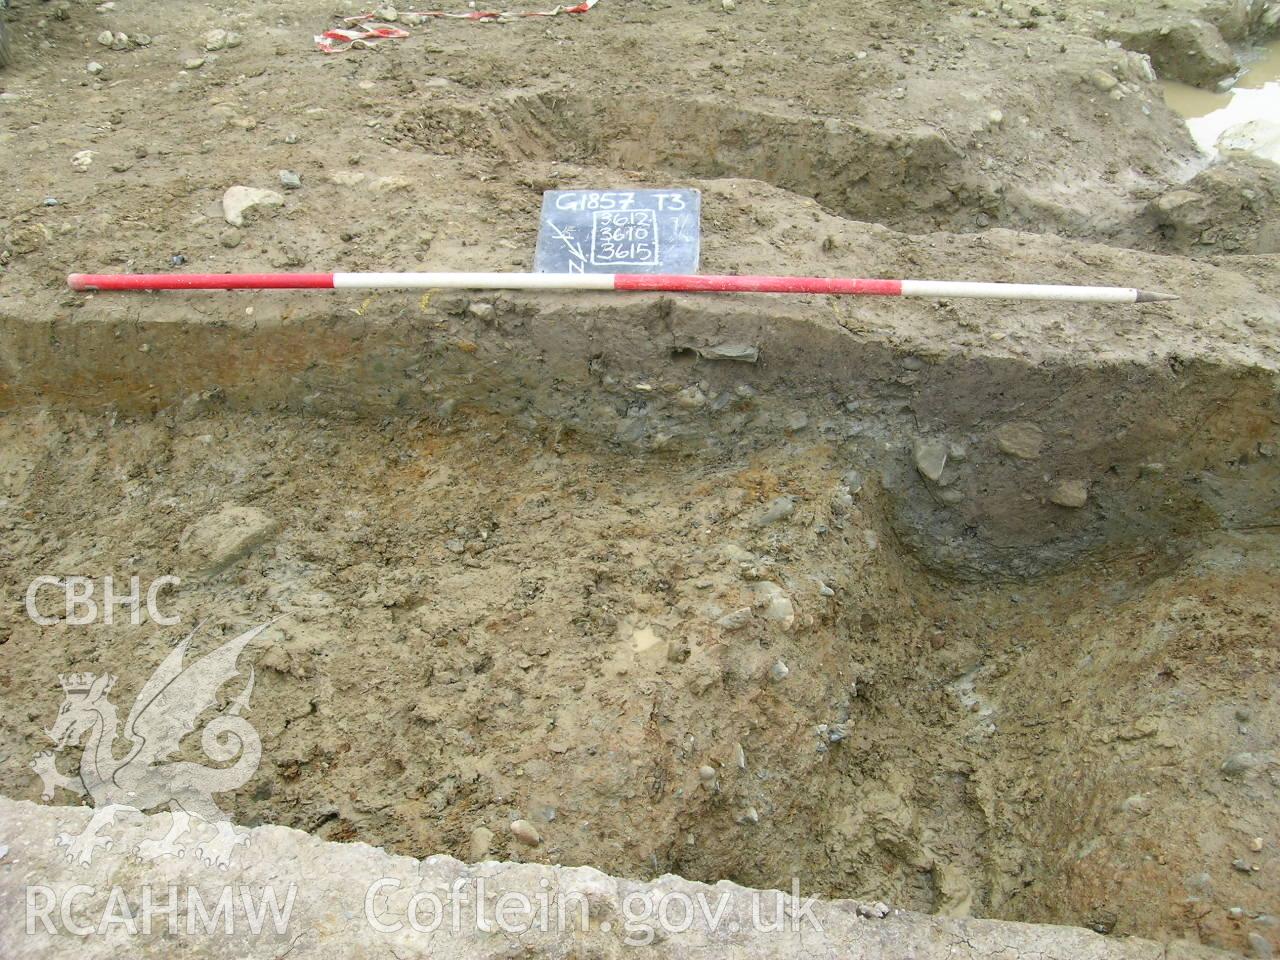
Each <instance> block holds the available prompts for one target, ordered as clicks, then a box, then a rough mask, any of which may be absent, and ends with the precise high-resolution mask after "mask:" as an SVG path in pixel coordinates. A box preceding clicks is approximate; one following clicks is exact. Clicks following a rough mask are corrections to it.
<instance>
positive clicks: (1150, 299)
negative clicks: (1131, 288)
mask: <svg viewBox="0 0 1280 960" xmlns="http://www.w3.org/2000/svg"><path fill="white" fill-rule="evenodd" d="M1177 299H1178V295H1177V294H1176V293H1153V292H1152V291H1150V290H1139V291H1138V295H1137V297H1135V298H1134V302H1135V303H1155V302H1156V301H1157V300H1177Z"/></svg>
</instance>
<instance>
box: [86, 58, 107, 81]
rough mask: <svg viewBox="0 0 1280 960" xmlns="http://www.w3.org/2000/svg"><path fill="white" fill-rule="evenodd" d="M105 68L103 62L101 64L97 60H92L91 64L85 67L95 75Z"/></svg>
mask: <svg viewBox="0 0 1280 960" xmlns="http://www.w3.org/2000/svg"><path fill="white" fill-rule="evenodd" d="M103 69H104V68H103V66H102V64H100V63H99V62H98V61H97V60H90V61H89V65H88V66H87V67H85V70H87V71H88V72H89V73H91V74H92V75H93V76H95V77H96V76H97V75H98V74H100V73H101V72H102V71H103Z"/></svg>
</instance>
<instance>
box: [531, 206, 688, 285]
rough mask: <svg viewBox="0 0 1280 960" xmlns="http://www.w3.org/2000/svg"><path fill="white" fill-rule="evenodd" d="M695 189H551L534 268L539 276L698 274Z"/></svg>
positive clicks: (539, 236) (545, 207) (544, 208)
mask: <svg viewBox="0 0 1280 960" xmlns="http://www.w3.org/2000/svg"><path fill="white" fill-rule="evenodd" d="M700 206H701V196H700V195H699V193H698V191H696V190H549V191H547V192H546V193H545V194H544V195H543V201H542V224H541V229H540V230H539V233H538V248H537V252H536V254H535V256H534V269H535V270H537V271H538V272H540V273H696V272H697V270H698V253H699V241H700V237H699V232H700V226H701V223H700Z"/></svg>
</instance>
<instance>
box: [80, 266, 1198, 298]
mask: <svg viewBox="0 0 1280 960" xmlns="http://www.w3.org/2000/svg"><path fill="white" fill-rule="evenodd" d="M67 284H68V285H69V286H70V287H71V289H72V290H84V291H91V290H295V289H308V290H422V289H434V290H446V289H453V290H650V291H666V292H672V293H830V294H840V295H856V296H876V297H978V298H983V299H990V300H1063V301H1074V302H1079V303H1150V302H1152V301H1155V300H1177V299H1178V298H1177V297H1176V296H1174V295H1173V294H1169V293H1150V292H1147V291H1144V290H1137V289H1135V288H1133V287H1083V286H1073V285H1067V284H1048V283H969V282H967V281H962V280H868V279H858V278H840V277H758V276H741V277H739V276H715V275H702V274H688V275H683V274H663V273H134V274H130V273H73V274H71V275H70V276H69V277H67Z"/></svg>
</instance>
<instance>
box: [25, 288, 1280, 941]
mask: <svg viewBox="0 0 1280 960" xmlns="http://www.w3.org/2000/svg"><path fill="white" fill-rule="evenodd" d="M1209 282H1210V283H1212V282H1216V281H1213V280H1210V281H1209ZM231 299H232V301H233V302H232V303H231V306H233V307H234V306H235V302H236V301H239V300H240V299H241V298H240V296H239V295H236V296H235V297H233V298H231ZM254 303H256V304H257V307H258V309H257V311H256V312H255V319H254V321H253V322H252V323H227V324H209V323H206V322H203V321H195V320H194V319H193V318H191V317H187V316H184V315H182V314H177V315H175V314H174V313H173V311H172V309H171V308H170V307H168V306H166V302H165V301H163V300H161V299H159V298H155V299H150V300H148V301H145V302H141V303H140V304H139V303H133V304H129V305H128V306H127V307H124V306H123V305H122V304H121V302H120V301H118V300H117V301H112V300H110V298H98V299H97V300H95V301H92V302H91V303H90V304H88V305H87V306H86V308H85V310H84V311H83V312H82V314H81V316H80V317H79V318H78V319H77V320H76V321H75V322H74V323H70V324H53V325H49V324H44V325H42V324H38V323H34V322H31V321H25V320H24V321H18V320H16V319H9V320H7V321H6V324H5V326H4V334H5V338H6V345H7V348H8V350H7V354H6V355H7V356H9V357H11V358H15V360H16V362H14V363H12V365H11V366H10V368H9V370H10V373H9V374H8V380H7V381H6V382H5V384H4V396H5V398H6V401H7V402H6V406H7V413H6V415H5V417H4V419H3V421H0V428H2V429H3V431H4V443H3V444H0V449H3V451H4V455H3V456H4V464H3V466H4V470H3V478H4V482H5V489H4V500H3V511H4V512H3V523H4V524H5V529H6V531H7V533H6V538H5V542H6V545H7V547H8V550H7V553H6V555H5V557H4V579H5V582H6V590H5V595H6V596H7V597H9V598H11V599H10V602H9V603H8V604H7V607H6V610H5V616H6V618H7V626H6V629H5V635H6V636H7V640H6V644H5V646H6V651H7V656H6V658H5V666H4V674H3V677H0V698H2V699H3V701H4V703H5V710H4V711H3V717H4V719H3V720H2V721H0V734H2V738H3V739H2V740H0V749H2V750H3V752H4V754H5V755H6V756H8V757H10V758H13V759H12V762H10V763H9V764H6V766H5V767H4V769H3V781H0V789H2V790H3V792H4V793H5V795H7V796H9V797H15V798H27V799H36V798H37V797H38V795H39V791H40V786H39V781H38V780H36V779H35V777H34V776H33V774H32V772H31V770H30V769H28V768H27V767H26V759H27V758H28V757H30V756H32V755H34V754H35V753H36V752H38V751H39V750H41V749H44V748H45V747H47V746H48V744H47V742H45V738H44V736H43V734H42V730H43V729H44V728H46V727H47V726H48V724H49V723H50V722H51V718H52V717H53V716H54V714H55V713H56V711H57V709H58V703H59V698H60V693H59V688H58V687H57V683H56V678H57V675H58V674H59V673H60V672H66V671H68V670H72V671H94V672H96V671H99V670H109V671H111V672H112V673H114V674H116V675H117V676H118V677H119V682H118V685H117V688H116V690H117V694H116V695H117V697H118V701H119V705H120V706H121V707H123V706H124V705H126V704H128V703H129V702H131V699H132V697H133V696H135V695H136V694H137V692H138V691H139V690H140V688H141V685H142V684H143V683H144V682H145V680H146V679H147V677H148V676H150V674H151V672H152V671H153V670H154V669H155V668H156V666H157V665H158V664H159V662H160V661H161V660H162V659H163V657H164V655H165V653H166V651H167V649H168V647H169V645H170V644H171V643H172V642H173V641H174V640H175V639H176V638H177V637H179V636H181V635H183V634H184V633H185V632H186V631H187V630H189V629H191V628H192V627H194V626H195V625H196V624H197V623H201V622H207V626H206V627H205V628H204V629H203V630H202V631H200V632H199V633H198V634H197V636H196V639H195V640H194V641H193V643H194V645H195V648H197V649H200V650H208V649H212V648H213V646H215V645H216V644H217V643H218V642H220V640H221V639H225V638H227V637H230V636H232V635H233V634H234V633H235V632H238V631H239V630H242V629H244V628H245V627H246V626H249V625H252V624H256V623H261V622H266V621H268V620H270V619H272V618H279V619H278V620H277V622H276V625H275V627H274V628H273V631H272V633H271V639H270V641H269V642H264V643H262V644H261V645H259V646H257V648H256V649H253V650H252V653H251V654H249V656H250V659H251V660H252V662H253V664H254V669H255V687H254V691H253V700H252V710H251V712H250V713H249V717H250V719H251V720H252V722H253V723H254V724H255V727H256V729H257V730H258V731H259V733H260V735H261V737H262V740H263V757H262V761H261V765H260V768H259V770H258V772H257V774H256V776H255V777H254V779H253V780H252V781H251V782H250V783H248V784H247V785H246V786H245V787H244V788H242V789H241V790H239V791H238V792H236V793H235V794H234V795H232V796H229V797H227V798H225V801H224V802H225V805H226V807H227V809H228V811H229V812H230V813H231V815H232V817H233V819H234V820H236V821H237V822H240V823H244V824H247V825H253V824H259V823H275V824H284V825H289V826H295V827H298V828H301V829H304V830H307V831H310V832H313V833H314V834H316V835H317V836H319V837H322V838H325V839H331V840H362V841H366V842H369V843H373V844H377V845H380V846H383V847H385V848H387V849H388V850H390V851H393V852H396V853H402V854H408V855H412V856H415V857H422V856H426V855H429V854H432V853H439V852H449V853H453V854H454V855H456V856H458V857H460V858H462V859H464V860H469V861H475V860H482V859H486V858H499V859H506V858H516V859H519V858H527V859H536V860H542V861H545V862H559V863H566V864H579V863H581V864H591V865H595V866H599V867H602V868H607V869H608V870H609V871H611V872H613V873H616V874H622V875H627V876H636V877H648V876H657V875H659V874H661V873H664V872H673V873H678V874H681V875H683V876H686V877H690V878H694V879H702V880H706V881H708V882H714V881H715V880H717V879H721V878H725V879H731V880H734V881H737V882H739V883H743V884H748V885H753V886H762V887H782V888H786V887H787V886H788V885H789V882H790V878H791V877H797V878H799V880H800V882H801V883H802V884H803V885H804V887H805V888H806V889H809V890H811V891H813V892H818V893H821V894H823V895H824V896H830V897H855V898H863V899H884V900H887V901H890V902H892V903H894V904H895V905H898V906H901V907H907V908H911V909H916V910H921V911H927V912H940V913H944V914H951V915H961V916H962V915H968V914H973V915H977V916H988V917H996V918H1003V919H1017V920H1035V921H1050V922H1055V923H1065V924H1074V925H1084V926H1089V927H1092V928H1094V929H1096V930H1100V931H1104V932H1114V933H1117V934H1125V935H1142V936H1146V937H1153V938H1156V939H1170V938H1185V937H1194V938H1198V939H1200V940H1201V941H1202V942H1204V943H1208V944H1210V945H1218V946H1224V947H1229V948H1238V947H1240V946H1241V945H1242V944H1243V943H1244V942H1245V941H1244V939H1243V938H1244V936H1245V934H1246V932H1247V931H1248V930H1249V929H1254V928H1255V927H1254V923H1255V921H1254V920H1252V919H1250V920H1247V921H1245V922H1243V923H1242V922H1239V919H1238V918H1233V917H1232V915H1231V914H1229V913H1228V912H1227V911H1228V908H1229V907H1232V906H1241V908H1242V910H1245V911H1249V912H1250V914H1251V915H1252V917H1261V918H1262V920H1258V921H1256V923H1263V924H1265V922H1267V920H1266V918H1267V917H1268V916H1269V915H1270V914H1269V911H1270V909H1271V896H1270V894H1269V893H1268V892H1267V886H1266V882H1265V876H1266V874H1265V873H1255V872H1252V871H1251V870H1250V872H1242V871H1241V870H1240V869H1238V868H1235V867H1233V866H1232V861H1233V859H1239V858H1240V857H1241V856H1244V857H1248V858H1252V859H1251V861H1250V867H1252V865H1254V863H1255V862H1256V865H1257V866H1258V867H1259V868H1260V871H1265V870H1270V869H1273V868H1274V859H1273V858H1274V854H1273V853H1272V852H1271V849H1270V848H1265V849H1264V850H1263V851H1262V852H1261V853H1250V852H1249V847H1248V846H1247V845H1248V843H1249V842H1250V839H1251V838H1252V837H1255V836H1266V835H1267V832H1268V830H1270V829H1271V826H1270V825H1272V824H1274V822H1275V816H1276V813H1277V807H1276V799H1275V798H1276V796H1277V794H1276V790H1275V788H1276V785H1277V778H1278V777H1280V768H1278V767H1277V765H1276V763H1275V760H1274V758H1275V755H1276V754H1275V751H1276V748H1277V744H1276V743H1275V742H1274V731H1275V730H1276V729H1280V723H1278V722H1277V721H1280V717H1278V716H1277V709H1280V708H1278V707H1277V702H1276V700H1275V698H1274V696H1273V693H1274V691H1273V689H1272V682H1271V678H1272V677H1273V676H1274V671H1275V669H1276V668H1277V666H1280V663H1278V661H1280V650H1278V649H1277V647H1276V644H1275V638H1276V637H1277V635H1280V634H1278V633H1277V627H1278V626H1280V615H1278V613H1277V610H1276V607H1275V603H1274V597H1275V586H1276V582H1275V580H1276V578H1275V570H1276V569H1277V564H1276V560H1277V556H1276V554H1277V546H1278V543H1277V540H1276V537H1275V533H1274V529H1275V527H1276V524H1277V521H1278V519H1280V518H1278V517H1277V515H1276V513H1275V509H1276V503H1277V502H1280V498H1278V497H1277V496H1276V491H1277V483H1278V474H1277V471H1276V467H1275V462H1276V461H1275V459H1274V456H1273V451H1274V449H1275V448H1274V443H1275V432H1276V423H1277V407H1276V394H1275V389H1274V384H1275V381H1274V377H1273V374H1271V373H1269V372H1267V371H1265V370H1264V369H1263V368H1261V367H1257V366H1252V365H1250V364H1239V365H1234V366H1233V365H1230V364H1227V363H1224V362H1218V363H1209V362H1206V361H1204V360H1198V359H1195V358H1193V357H1188V358H1186V359H1185V360H1182V361H1180V362H1178V363H1176V364H1173V365H1171V364H1170V363H1168V362H1159V363H1154V364H1147V365H1143V364H1139V363H1135V362H1129V363H1124V362H1120V361H1119V360H1114V361H1113V362H1109V363H1101V364H1096V365H1093V366H1080V365H1076V366H1072V365H1070V364H1066V363H1065V362H1064V363H1062V364H1054V363H1040V364H1036V365H1029V364H1027V363H1026V362H1025V361H1021V360H1018V359H1015V358H1013V357H1010V356H1003V357H1001V356H995V355H989V356H981V355H978V354H976V353H966V352H964V351H953V352H950V353H947V352H943V353H934V354H931V353H930V351H928V350H927V349H921V348H920V347H917V346H913V345H911V344H910V343H907V342H903V341H900V340H895V338H892V337H884V336H877V335H868V334H865V333H864V334H860V335H855V334H851V333H850V332H849V331H848V329H846V328H845V327H843V326H842V325H840V324H839V323H832V322H831V321H829V320H827V319H819V317H818V316H816V315H815V313H814V311H813V309H812V306H811V305H810V304H808V303H806V302H803V301H802V302H782V301H768V309H767V310H764V311H761V310H759V309H758V308H757V309H747V308H744V307H743V306H742V305H741V304H740V303H735V302H732V301H726V302H719V301H712V300H707V301H674V302H673V301H667V300H663V299H661V298H649V297H637V298H634V299H628V300H625V301H606V300H601V301H600V302H598V303H580V302H574V303H569V302H567V301H561V300H554V299H552V298H544V299H523V298H520V297H501V298H497V299H496V300H495V301H494V306H495V309H494V310H492V311H488V310H485V311H478V310H472V309H471V302H469V301H467V300H466V299H462V298H453V299H449V298H445V297H439V298H435V299H433V301H432V302H431V304H430V305H429V306H428V307H427V308H426V309H425V312H424V310H423V307H422V305H421V304H419V303H415V301H413V300H412V299H411V298H408V297H391V298H388V299H387V300H385V301H383V302H382V304H381V306H380V308H379V310H378V311H377V313H376V315H375V316H373V317H370V316H369V315H368V314H366V315H364V316H355V315H354V314H352V313H351V312H345V313H343V312H334V311H331V310H329V309H328V308H327V307H325V306H324V305H323V304H317V305H316V306H315V308H309V309H304V311H303V312H302V313H301V314H298V313H297V312H295V311H296V304H294V305H291V306H290V307H289V308H288V309H287V310H283V312H282V313H281V315H279V316H276V315H275V314H274V313H273V307H275V306H278V307H281V308H282V309H283V305H284V303H285V299H284V298H283V297H280V296H278V295H275V296H264V297H259V298H255V299H254ZM117 309H120V310H122V311H123V312H120V313H119V314H117V312H116V311H117ZM139 311H141V312H139ZM234 315H235V311H234V310H229V311H228V312H227V316H234ZM912 322H913V323H917V325H918V320H916V321H912ZM1023 322H1025V318H1024V321H1023ZM317 329H323V330H324V331H325V334H326V335H325V336H324V337H323V338H318V337H315V336H314V335H306V336H304V335H303V333H304V332H305V331H311V332H314V331H315V330H317ZM726 344H729V345H736V346H735V347H734V349H732V350H730V349H728V348H727V347H726V346H725V345H726ZM144 347H145V349H143V348H144ZM730 355H732V356H736V357H738V358H739V359H734V360H726V359H719V358H722V357H725V356H730ZM819 358H821V359H820V360H819ZM36 398H39V399H40V401H41V402H40V403H39V404H36V403H35V402H34V401H35V400H36ZM930 444H932V445H933V446H932V447H931V446H929V445H930ZM939 445H940V446H939ZM940 449H941V450H945V451H946V455H945V457H944V460H945V464H944V465H943V467H942V469H941V472H938V473H937V474H936V476H930V475H929V474H930V473H931V472H932V471H931V468H930V467H929V461H928V456H929V452H930V450H932V451H933V452H934V453H936V452H937V451H938V450H940ZM1074 477H1086V478H1088V481H1089V482H1088V484H1087V487H1086V490H1087V496H1086V502H1085V503H1084V505H1083V506H1081V505H1073V504H1072V503H1070V502H1058V501H1060V500H1062V498H1061V497H1059V496H1058V488H1059V484H1060V482H1061V481H1062V479H1063V478H1074ZM948 491H958V492H959V493H960V494H961V495H960V496H958V497H957V496H956V495H954V494H952V493H948ZM49 570H56V571H58V572H60V573H63V574H65V573H70V572H74V571H81V570H86V571H88V570H92V571H98V572H100V573H105V572H113V573H115V574H116V575H117V576H124V575H126V574H135V573H136V574H138V575H140V576H141V578H142V580H143V581H144V582H150V581H152V580H154V579H155V578H156V577H159V576H161V575H175V576H179V577H181V578H182V585H181V586H180V587H179V588H178V589H177V590H176V591H175V592H174V593H172V594H171V595H170V601H169V602H170V604H171V606H172V608H173V610H174V612H175V613H176V615H177V616H179V617H180V620H181V626H180V627H174V628H171V629H168V630H155V629H145V630H137V631H136V632H132V633H131V632H129V628H127V627H126V628H124V629H123V630H122V629H121V628H120V627H119V626H116V627H107V626H105V625H101V624H97V625H93V626H89V627H72V626H69V625H66V624H57V625H53V626H46V627H40V626H37V625H35V624H33V623H32V622H31V621H30V620H29V619H28V618H27V616H26V614H25V612H24V610H23V609H22V605H21V598H22V597H23V592H24V589H25V584H27V583H29V582H30V581H31V580H32V578H34V577H35V576H38V575H40V574H42V573H45V572H48V571H49ZM55 599H56V598H55ZM45 602H46V603H47V602H51V601H49V600H48V599H47V598H46V601H45ZM46 612H47V611H46ZM232 686H234V685H232ZM17 691H22V694H21V699H20V700H19V698H18V694H17ZM31 691H35V693H34V694H32V693H31ZM235 692H236V691H235V690H233V689H231V687H228V689H227V690H226V691H225V696H228V697H229V696H232V695H233V694H234V693H235ZM191 754H192V755H191V757H190V759H198V758H199V755H198V748H193V749H192V751H191ZM68 759H69V758H68V757H67V756H66V755H65V754H64V755H60V757H59V762H61V763H63V764H64V765H65V764H66V762H67V760H68ZM60 799H62V800H63V801H64V802H65V800H67V799H68V798H65V797H63V798H60ZM515 819H526V820H529V821H530V822H531V823H533V824H534V826H535V828H536V829H537V830H538V832H539V833H540V835H541V844H540V845H538V846H536V847H533V848H530V847H528V846H525V845H522V844H520V843H519V842H517V841H515V840H513V839H511V836H510V833H509V832H508V830H507V825H508V824H509V823H510V822H511V821H513V820H515Z"/></svg>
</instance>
